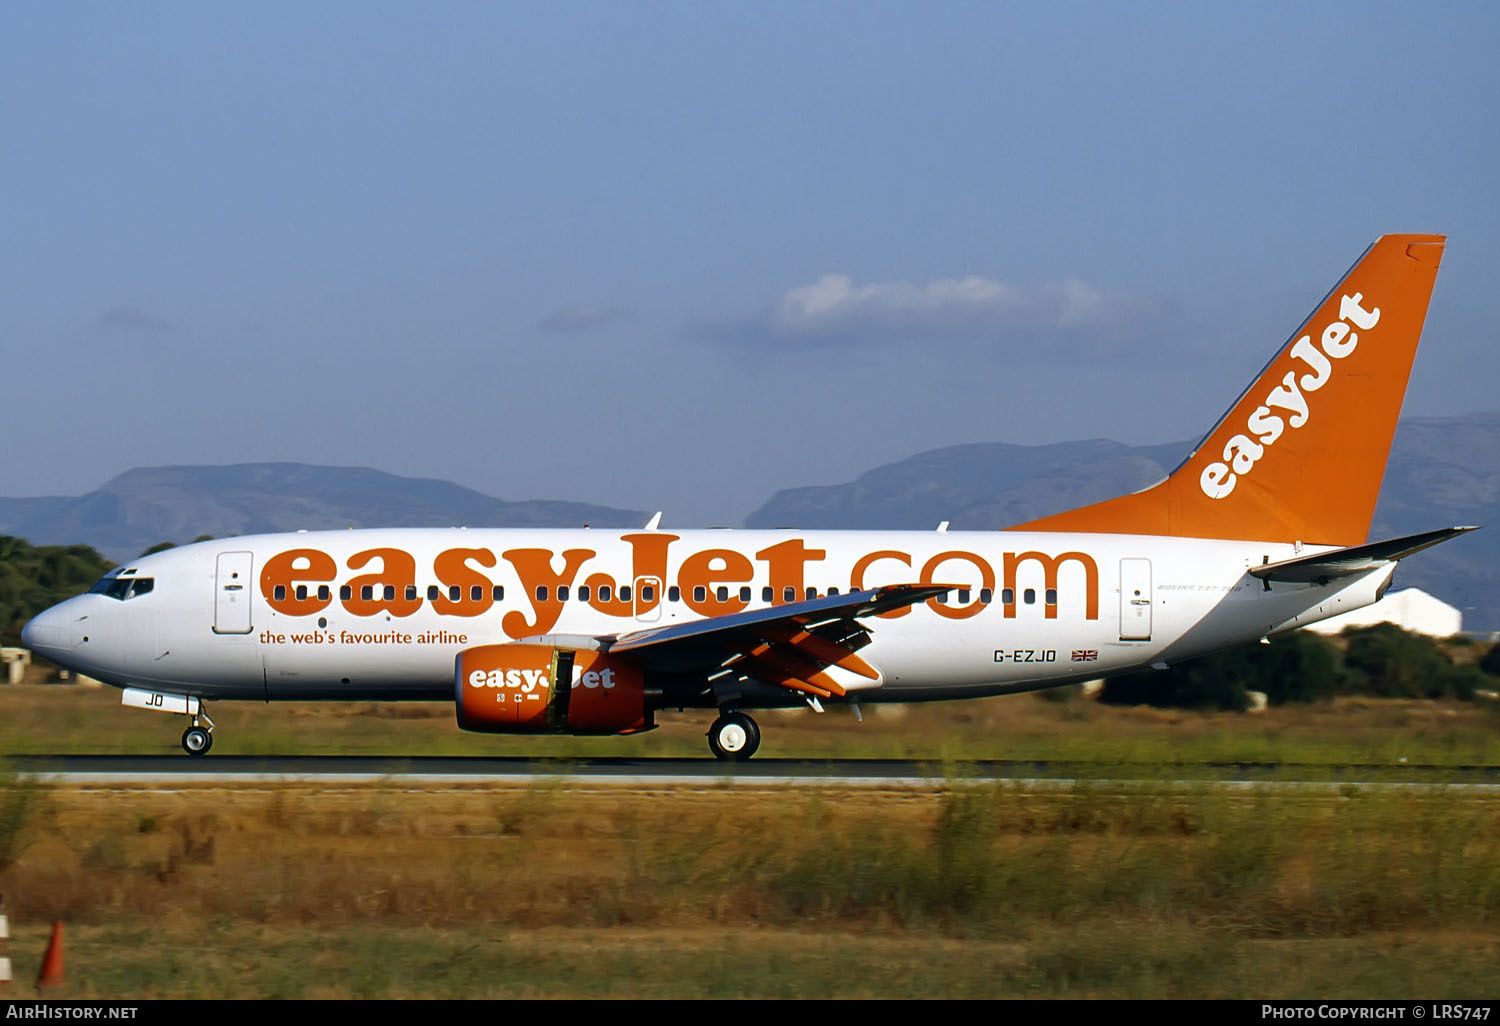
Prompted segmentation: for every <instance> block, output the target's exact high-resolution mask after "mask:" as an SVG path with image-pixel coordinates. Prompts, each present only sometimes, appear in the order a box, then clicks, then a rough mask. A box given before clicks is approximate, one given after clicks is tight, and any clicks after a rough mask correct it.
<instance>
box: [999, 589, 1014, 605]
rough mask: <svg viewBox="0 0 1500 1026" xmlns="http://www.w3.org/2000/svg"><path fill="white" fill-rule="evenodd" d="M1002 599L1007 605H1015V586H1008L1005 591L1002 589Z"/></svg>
mask: <svg viewBox="0 0 1500 1026" xmlns="http://www.w3.org/2000/svg"><path fill="white" fill-rule="evenodd" d="M1000 601H1001V602H1004V603H1005V604H1006V605H1007V606H1013V605H1015V604H1016V592H1015V589H1014V588H1006V589H1005V590H1004V591H1002V592H1001V593H1000Z"/></svg>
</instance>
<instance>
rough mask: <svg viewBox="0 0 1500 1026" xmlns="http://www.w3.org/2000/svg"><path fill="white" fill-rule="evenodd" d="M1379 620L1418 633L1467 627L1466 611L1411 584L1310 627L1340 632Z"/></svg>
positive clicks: (1436, 634) (1449, 633)
mask: <svg viewBox="0 0 1500 1026" xmlns="http://www.w3.org/2000/svg"><path fill="white" fill-rule="evenodd" d="M1377 623H1393V624H1395V625H1396V626H1397V627H1400V628H1401V629H1402V630H1404V631H1411V632H1412V633H1414V634H1426V635H1428V636H1429V637H1433V638H1447V637H1451V636H1452V635H1454V634H1457V633H1458V632H1459V631H1460V630H1462V629H1463V614H1462V613H1460V612H1459V611H1458V610H1457V609H1456V608H1455V607H1453V606H1450V605H1449V604H1448V603H1446V602H1444V601H1442V600H1441V599H1436V598H1433V597H1432V596H1431V595H1429V594H1427V593H1426V592H1425V591H1421V590H1419V589H1417V588H1407V589H1406V590H1405V591H1389V592H1386V595H1385V598H1383V599H1381V600H1380V601H1379V602H1377V603H1375V604H1374V605H1373V606H1365V607H1364V608H1363V609H1356V610H1354V611H1353V612H1351V613H1340V614H1339V615H1338V616H1334V617H1330V618H1328V619H1327V620H1319V621H1318V622H1317V623H1315V624H1311V625H1309V626H1308V627H1307V628H1306V629H1307V630H1310V631H1317V632H1318V633H1319V634H1337V633H1338V632H1339V631H1341V630H1343V629H1344V628H1345V627H1369V626H1370V625H1371V624H1377Z"/></svg>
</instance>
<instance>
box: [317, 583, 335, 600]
mask: <svg viewBox="0 0 1500 1026" xmlns="http://www.w3.org/2000/svg"><path fill="white" fill-rule="evenodd" d="M332 598H333V592H331V591H329V590H328V585H326V584H320V585H318V601H319V602H327V601H329V600H331V599H332Z"/></svg>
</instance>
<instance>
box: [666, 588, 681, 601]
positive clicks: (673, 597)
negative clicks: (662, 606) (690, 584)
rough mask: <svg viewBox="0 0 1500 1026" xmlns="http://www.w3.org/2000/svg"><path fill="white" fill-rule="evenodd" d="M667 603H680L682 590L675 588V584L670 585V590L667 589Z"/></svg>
mask: <svg viewBox="0 0 1500 1026" xmlns="http://www.w3.org/2000/svg"><path fill="white" fill-rule="evenodd" d="M667 601H668V602H681V601H682V589H681V588H679V587H677V585H675V584H674V585H672V586H671V587H670V588H668V589H667Z"/></svg>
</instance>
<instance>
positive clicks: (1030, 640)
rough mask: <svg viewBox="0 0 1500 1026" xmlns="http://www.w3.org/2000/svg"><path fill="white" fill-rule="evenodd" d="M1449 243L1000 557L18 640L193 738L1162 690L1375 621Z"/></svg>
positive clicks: (707, 546)
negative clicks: (281, 706) (1119, 484)
mask: <svg viewBox="0 0 1500 1026" xmlns="http://www.w3.org/2000/svg"><path fill="white" fill-rule="evenodd" d="M1443 241H1444V239H1443V236H1441V235H1387V236H1384V237H1382V238H1380V239H1378V240H1376V242H1375V243H1374V244H1373V245H1372V246H1371V247H1370V248H1369V249H1368V250H1366V251H1365V253H1364V255H1363V256H1361V257H1360V259H1359V260H1358V261H1357V262H1356V263H1355V265H1354V267H1353V268H1351V269H1350V271H1349V272H1348V273H1347V274H1346V275H1345V276H1344V277H1343V279H1342V280H1340V282H1339V283H1338V285H1337V286H1336V287H1335V288H1334V290H1333V291H1332V292H1331V293H1329V295H1328V296H1327V297H1326V298H1325V299H1324V300H1323V302H1321V303H1320V304H1319V305H1318V307H1317V309H1316V310H1314V311H1313V313H1312V315H1311V316H1310V317H1309V318H1308V319H1307V320H1306V321H1304V322H1303V324H1302V325H1301V327H1299V328H1298V329H1297V331H1295V332H1293V333H1292V336H1291V338H1290V340H1289V341H1288V342H1286V343H1285V344H1284V345H1283V346H1282V347H1281V348H1280V350H1279V351H1278V352H1277V353H1276V355H1275V357H1274V358H1273V359H1272V360H1271V362H1270V363H1269V364H1268V365H1267V366H1266V368H1265V370H1264V371H1262V372H1261V374H1260V376H1259V377H1258V378H1257V379H1256V380H1255V381H1254V382H1252V383H1251V384H1250V386H1249V387H1248V388H1247V389H1246V390H1245V391H1244V392H1243V393H1242V394H1241V395H1240V397H1239V398H1238V399H1237V400H1236V401H1235V402H1234V404H1233V405H1232V406H1231V407H1230V409H1229V411H1228V412H1227V413H1226V414H1225V415H1224V416H1223V418H1222V419H1221V420H1220V421H1219V422H1218V424H1217V425H1216V426H1215V427H1214V428H1213V429H1212V430H1211V431H1210V432H1209V433H1208V435H1207V436H1206V437H1205V438H1204V439H1203V441H1202V442H1201V443H1200V444H1199V445H1198V446H1197V448H1196V449H1195V450H1194V451H1193V452H1192V453H1191V454H1190V455H1189V456H1188V457H1187V459H1186V460H1185V461H1184V462H1183V463H1182V465H1181V466H1179V467H1178V468H1177V470H1176V471H1174V472H1173V473H1172V474H1171V475H1170V476H1169V477H1167V478H1166V479H1165V480H1164V481H1162V482H1161V483H1159V484H1157V485H1155V486H1154V487H1151V488H1147V489H1145V490H1144V491H1140V492H1136V493H1134V494H1130V495H1124V496H1121V497H1119V498H1116V499H1111V500H1109V501H1106V502H1102V503H1097V504H1095V505H1091V506H1085V507H1083V508H1081V509H1075V510H1072V511H1070V512H1066V513H1060V514H1057V515H1054V516H1049V517H1044V518H1042V519H1040V520H1034V521H1031V522H1030V523H1025V524H1020V525H1017V526H1015V527H1012V528H1008V529H1006V530H1002V531H974V532H957V531H953V532H950V531H946V530H943V529H939V530H937V531H927V532H915V531H913V532H890V533H887V532H879V533H877V532H857V531H833V532H803V531H722V530H715V531H687V530H683V531H667V530H662V529H661V528H660V527H659V526H658V522H659V519H660V517H659V515H658V517H656V518H653V519H652V521H651V523H649V524H647V525H645V526H644V527H643V528H641V529H640V530H636V531H625V532H615V531H597V530H587V529H579V530H537V529H524V530H521V529H494V530H478V529H462V528H459V529H451V530H430V529H393V530H360V531H339V532H317V533H302V532H299V533H296V534H276V535H260V536H255V537H243V538H229V539H225V540H220V541H211V542H201V543H198V544H195V545H189V546H185V547H183V548H177V549H171V550H168V551H165V552H159V553H156V554H153V555H149V556H142V557H141V558H139V559H137V560H134V561H132V562H131V563H129V564H127V565H125V566H122V567H120V568H118V569H116V570H112V571H110V573H109V574H108V575H106V576H105V578H104V579H103V580H101V581H100V582H99V583H98V585H96V586H95V587H94V588H93V589H92V590H91V591H90V592H89V593H88V594H86V595H80V596H78V597H77V598H73V599H69V600H68V601H66V602H63V603H62V604H60V605H58V606H55V607H53V608H52V609H49V610H47V611H46V612H44V613H42V614H41V615H40V616H38V617H37V618H36V619H34V620H32V621H31V623H29V624H28V625H27V626H26V628H25V631H24V634H23V637H24V640H25V643H26V644H27V645H29V646H30V647H31V648H32V649H34V650H35V651H37V652H39V653H41V654H42V655H45V656H46V657H47V658H49V659H51V660H53V661H54V662H56V663H58V664H59V665H62V666H65V667H69V668H71V669H74V670H77V671H79V672H81V673H85V674H88V675H90V676H93V677H96V678H98V679H99V680H102V681H104V682H106V683H108V684H112V685H114V686H115V687H118V688H122V689H123V690H124V694H123V701H124V703H125V704H126V705H130V706H139V707H141V708H144V709H156V710H161V711H166V712H173V713H179V714H183V715H186V716H188V717H190V718H191V723H190V726H189V727H188V728H187V730H186V731H185V732H184V733H183V736H182V745H183V748H185V749H186V750H187V751H188V752H190V753H192V754H194V755H202V754H203V753H205V752H207V751H208V750H209V747H210V745H211V744H212V742H213V734H212V731H213V721H212V720H211V719H209V716H208V712H207V710H206V708H205V704H204V703H205V701H206V700H232V699H243V700H255V701H272V702H274V701H281V700H308V699H314V700H324V701H361V702H364V701H371V700H386V699H389V700H434V699H449V700H452V701H453V702H454V704H455V709H456V713H457V718H458V724H459V726H460V727H462V728H464V729H465V730H472V731H480V732H487V733H558V732H561V733H574V734H634V733H639V732H641V731H645V730H650V729H651V728H652V727H653V726H655V725H656V716H657V714H658V713H659V712H660V711H662V710H665V709H686V708H709V709H717V710H718V712H719V715H718V718H717V719H716V720H715V721H714V723H713V726H712V727H711V728H710V730H709V734H708V743H709V748H710V749H711V750H712V751H713V753H714V754H715V755H716V756H718V757H719V758H721V759H746V758H749V757H750V755H751V754H752V753H753V752H754V751H755V750H756V748H757V746H758V745H759V743H760V730H759V728H758V727H757V725H756V723H755V721H754V720H753V719H751V717H750V716H749V714H748V712H747V710H752V709H757V708H768V707H776V706H788V705H798V704H801V703H804V702H805V703H807V704H809V705H811V706H812V707H814V708H816V709H819V710H821V709H822V708H823V707H824V705H825V703H827V704H835V703H843V704H848V705H850V706H852V707H853V708H854V711H855V712H856V713H857V712H858V708H859V704H860V703H863V702H920V701H929V700H934V699H956V698H977V697H980V696H984V695H996V694H1002V693H1007V692H1017V691H1029V690H1035V689H1038V688H1048V687H1054V686H1057V685H1061V684H1068V683H1072V682H1076V681H1080V680H1085V679H1089V678H1095V677H1100V676H1105V675H1109V674H1118V673H1123V672H1126V671H1129V670H1136V669H1140V668H1142V667H1162V666H1165V665H1168V664H1170V663H1175V662H1178V661H1180V660H1184V659H1190V658H1192V657H1194V656H1198V655H1202V654H1204V653H1207V652H1211V651H1214V650H1216V649H1222V648H1225V647H1227V646H1231V645H1235V644H1238V643H1242V642H1246V641H1253V640H1255V639H1257V638H1263V637H1266V636H1268V635H1271V634H1275V633H1277V632H1280V631H1286V630H1292V629H1294V628H1297V627H1301V626H1303V625H1305V624H1308V623H1312V622H1314V621H1316V620H1321V619H1323V618H1325V617H1329V616H1333V615H1335V614H1338V613H1343V612H1347V611H1349V610H1351V609H1357V608H1359V607H1360V606H1365V605H1369V604H1370V603H1372V602H1374V601H1376V600H1377V599H1378V598H1379V597H1380V596H1381V594H1383V593H1384V591H1385V589H1386V588H1387V587H1388V586H1389V584H1390V581H1391V576H1392V573H1393V571H1394V570H1395V567H1396V561H1397V560H1399V559H1401V558H1403V557H1404V556H1407V555H1409V554H1411V553H1413V552H1416V551H1418V550H1420V549H1423V548H1426V547H1427V546H1429V545H1434V544H1437V543H1438V542H1441V541H1444V540H1446V539H1448V538H1451V537H1453V536H1454V535H1456V534H1458V533H1460V532H1462V531H1464V530H1468V528H1462V527H1449V528H1443V529H1439V530H1434V531H1431V532H1428V533H1425V534H1420V535H1414V536H1410V537H1405V538H1396V539H1392V540H1388V541H1378V542H1374V543H1370V542H1368V541H1367V537H1366V536H1367V533H1368V532H1369V529H1370V522H1371V518H1372V516H1373V514H1374V509H1375V500H1376V496H1377V494H1378V493H1379V491H1380V481H1381V477H1382V476H1383V475H1384V472H1385V463H1386V456H1387V454H1388V452H1389V449H1390V444H1391V437H1392V434H1393V433H1394V431H1395V427H1396V420H1397V416H1398V414H1399V413H1400V409H1401V402H1402V397H1403V395H1404V393H1405V389H1406V381H1407V376H1408V374H1409V373H1410V370H1411V364H1412V359H1413V356H1414V355H1415V353H1416V348H1417V341H1418V339H1419V337H1420V336H1421V332H1422V322H1423V319H1424V318H1425V316H1426V312H1427V304H1428V300H1429V298H1430V296H1431V293H1432V287H1433V282H1434V279H1435V277H1436V275H1437V270H1438V263H1439V258H1440V257H1441V255H1442V251H1443Z"/></svg>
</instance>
